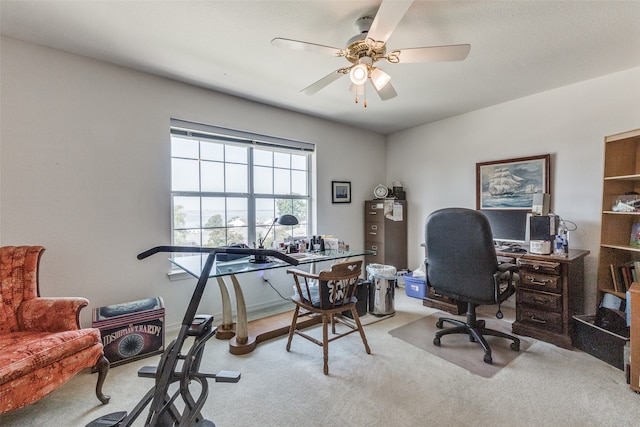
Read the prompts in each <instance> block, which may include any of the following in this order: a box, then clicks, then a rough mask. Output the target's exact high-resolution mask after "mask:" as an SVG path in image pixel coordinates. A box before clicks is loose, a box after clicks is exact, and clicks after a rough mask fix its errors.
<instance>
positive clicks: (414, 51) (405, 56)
mask: <svg viewBox="0 0 640 427" xmlns="http://www.w3.org/2000/svg"><path fill="white" fill-rule="evenodd" d="M470 50H471V45H470V44H455V45H449V46H430V47H414V48H408V49H400V50H394V51H393V52H391V54H390V55H389V56H391V55H393V54H395V53H397V55H398V59H399V61H398V63H400V64H410V63H416V62H441V61H462V60H463V59H465V58H466V57H467V55H469V51H470Z"/></svg>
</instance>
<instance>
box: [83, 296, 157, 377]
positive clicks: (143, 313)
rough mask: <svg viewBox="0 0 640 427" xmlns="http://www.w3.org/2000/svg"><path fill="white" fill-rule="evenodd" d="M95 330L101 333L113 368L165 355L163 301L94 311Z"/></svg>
mask: <svg viewBox="0 0 640 427" xmlns="http://www.w3.org/2000/svg"><path fill="white" fill-rule="evenodd" d="M92 326H93V327H94V328H98V329H99V330H100V335H101V336H102V345H103V346H104V355H105V357H106V358H107V359H108V360H109V362H110V363H111V366H118V365H121V364H123V363H127V362H131V361H134V360H138V359H142V358H144V357H149V356H152V355H154V354H159V353H162V352H163V351H164V303H163V301H162V298H161V297H155V298H148V299H143V300H138V301H132V302H125V303H122V304H115V305H107V306H104V307H98V308H94V309H93V323H92Z"/></svg>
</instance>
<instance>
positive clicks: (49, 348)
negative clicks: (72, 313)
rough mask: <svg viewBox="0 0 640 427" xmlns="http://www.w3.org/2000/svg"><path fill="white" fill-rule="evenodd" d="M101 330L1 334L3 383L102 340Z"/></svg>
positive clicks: (0, 370) (0, 374) (0, 348)
mask: <svg viewBox="0 0 640 427" xmlns="http://www.w3.org/2000/svg"><path fill="white" fill-rule="evenodd" d="M100 342H101V340H100V330H98V329H95V328H85V329H78V330H74V331H64V332H57V333H50V332H13V333H10V334H4V335H1V336H0V384H4V383H6V382H8V381H11V380H13V379H15V378H18V377H21V376H24V375H27V374H29V373H30V372H32V371H35V370H37V369H39V368H41V367H43V366H47V365H50V364H51V363H54V362H56V361H58V360H60V359H64V358H66V357H68V356H71V355H73V354H75V353H78V352H79V351H81V350H83V349H85V348H88V347H91V346H92V345H95V344H96V343H100Z"/></svg>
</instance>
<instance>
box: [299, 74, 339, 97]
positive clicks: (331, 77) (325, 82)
mask: <svg viewBox="0 0 640 427" xmlns="http://www.w3.org/2000/svg"><path fill="white" fill-rule="evenodd" d="M340 70H341V69H338V70H336V71H334V72H332V73H330V74H327V75H326V76H324V77H323V78H321V79H320V80H318V81H317V82H315V83H313V84H311V85H309V86H307V87H306V88H304V89H302V90H301V91H300V92H302V93H304V94H306V95H313V94H314V93H316V92H318V91H319V90H320V89H322V88H324V87H326V86H329V85H330V84H331V83H333V82H335V81H336V80H338V79H339V78H340V77H342V76H344V73H341V72H340Z"/></svg>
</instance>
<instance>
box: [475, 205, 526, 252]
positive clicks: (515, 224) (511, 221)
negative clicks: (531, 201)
mask: <svg viewBox="0 0 640 427" xmlns="http://www.w3.org/2000/svg"><path fill="white" fill-rule="evenodd" d="M478 211H479V212H480V213H482V214H483V215H484V216H485V217H486V218H487V219H488V220H489V225H491V233H492V234H493V241H494V242H495V243H496V245H497V246H501V245H503V244H504V245H517V246H521V247H523V248H526V247H528V246H529V233H528V231H529V224H528V223H529V220H528V217H529V216H530V215H531V214H530V213H529V212H528V211H524V210H507V209H496V210H493V209H479V210H478Z"/></svg>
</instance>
